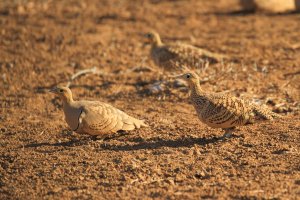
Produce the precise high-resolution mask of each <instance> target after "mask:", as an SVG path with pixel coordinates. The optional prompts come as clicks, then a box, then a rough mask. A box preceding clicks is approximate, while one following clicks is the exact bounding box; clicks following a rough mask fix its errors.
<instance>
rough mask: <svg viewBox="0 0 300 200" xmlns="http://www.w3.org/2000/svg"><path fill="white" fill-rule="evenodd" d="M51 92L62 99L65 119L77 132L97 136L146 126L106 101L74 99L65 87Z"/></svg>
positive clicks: (141, 121)
mask: <svg viewBox="0 0 300 200" xmlns="http://www.w3.org/2000/svg"><path fill="white" fill-rule="evenodd" d="M51 92H54V93H55V94H56V95H58V96H59V97H60V98H61V99H62V101H63V110H64V114H65V120H66V122H67V124H68V125H69V127H70V128H71V129H72V130H73V131H75V132H77V133H84V134H89V135H93V136H97V135H103V134H110V133H115V132H117V131H120V130H124V131H128V130H133V129H135V128H140V127H147V125H146V124H145V123H144V121H143V120H139V119H136V118H134V117H131V116H129V115H127V114H126V113H124V112H123V111H121V110H119V109H117V108H115V107H113V106H111V105H109V104H107V103H103V102H100V101H85V100H82V101H74V100H73V97H72V92H71V90H70V89H69V88H67V87H55V88H53V89H52V90H51Z"/></svg>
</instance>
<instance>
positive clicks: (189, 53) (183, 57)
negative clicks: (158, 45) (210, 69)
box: [167, 43, 224, 66]
mask: <svg viewBox="0 0 300 200" xmlns="http://www.w3.org/2000/svg"><path fill="white" fill-rule="evenodd" d="M167 47H168V50H169V51H170V52H171V53H172V54H176V55H177V59H178V60H179V61H181V62H183V63H180V64H184V63H185V64H189V65H191V66H196V65H199V64H200V63H203V61H205V60H208V61H210V62H212V63H216V62H218V61H220V60H221V59H222V58H224V56H222V55H220V54H216V53H212V52H210V51H207V50H205V49H201V48H197V47H195V46H192V45H188V44H182V43H174V44H170V45H168V46H167Z"/></svg>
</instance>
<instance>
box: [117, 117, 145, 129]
mask: <svg viewBox="0 0 300 200" xmlns="http://www.w3.org/2000/svg"><path fill="white" fill-rule="evenodd" d="M123 123H124V124H123V127H122V129H123V130H133V129H135V128H141V127H148V125H147V124H145V122H144V120H139V119H136V118H134V117H130V118H128V119H127V120H124V121H123Z"/></svg>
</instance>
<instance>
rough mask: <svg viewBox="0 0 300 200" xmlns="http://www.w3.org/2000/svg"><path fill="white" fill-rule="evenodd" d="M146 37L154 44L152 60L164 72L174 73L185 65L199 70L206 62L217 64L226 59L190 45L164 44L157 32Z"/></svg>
mask: <svg viewBox="0 0 300 200" xmlns="http://www.w3.org/2000/svg"><path fill="white" fill-rule="evenodd" d="M146 37H147V38H148V39H149V40H150V42H151V44H152V47H151V52H150V55H151V58H152V60H153V61H154V62H155V64H156V65H158V66H159V67H161V68H163V69H164V70H168V71H173V70H176V69H179V66H183V65H184V66H192V67H194V68H199V67H202V66H203V63H204V62H206V61H209V62H210V63H216V62H220V61H221V60H222V59H224V58H226V57H225V56H224V55H221V54H217V53H212V52H210V51H207V50H205V49H201V48H197V47H195V46H192V45H188V44H182V43H174V44H164V43H162V41H161V39H160V36H159V34H158V33H156V32H150V33H148V34H146Z"/></svg>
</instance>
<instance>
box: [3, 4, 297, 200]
mask: <svg viewBox="0 0 300 200" xmlns="http://www.w3.org/2000/svg"><path fill="white" fill-rule="evenodd" d="M226 9H227V8H225V7H223V6H222V4H219V1H217V0H215V1H207V0H194V1H192V0H191V1H187V0H186V1H185V0H177V1H170V0H161V1H160V0H145V1H142V0H141V1H137V0H132V1H129V0H128V1H126V0H118V1H117V0H102V1H101V0H98V1H96V0H88V1H80V0H70V1H51V0H40V1H27V0H24V1H21V0H20V1H8V0H7V1H4V0H1V1H0V27H1V28H0V103H1V110H0V152H1V155H0V199H41V198H44V199H62V198H66V199H75V198H77V199H90V198H93V199H152V198H154V199H195V198H197V199H199V198H202V199H222V198H229V199H256V198H259V199H261V198H263V199H297V196H298V198H299V196H300V155H299V151H300V148H299V144H300V134H299V132H300V115H299V113H300V112H299V100H300V98H299V94H300V92H299V90H300V84H299V83H300V78H299V76H300V68H299V65H300V37H299V31H300V15H299V14H288V15H269V14H262V13H237V12H235V13H233V12H229V11H230V10H228V12H227V10H226ZM151 29H154V30H157V31H158V32H160V33H161V35H162V38H163V40H164V41H166V42H174V41H181V42H185V43H190V44H193V45H196V46H199V47H202V48H206V49H208V50H211V51H214V52H218V53H223V54H226V55H228V56H229V57H231V58H232V60H231V61H225V62H224V63H219V64H214V65H206V66H203V68H201V69H199V71H200V74H201V79H202V87H203V88H204V89H205V90H208V91H214V92H220V91H227V92H231V93H232V94H233V95H236V96H242V97H245V98H249V99H250V100H253V101H256V102H258V103H265V104H267V105H268V106H269V107H270V109H272V110H273V111H275V112H277V113H280V114H282V115H283V116H285V117H284V119H282V120H275V121H263V122H260V123H256V124H254V125H249V126H245V127H240V128H238V129H237V131H236V132H235V134H234V137H232V138H230V139H227V140H221V139H220V136H221V135H222V131H221V130H218V129H211V128H209V127H207V126H205V125H203V124H201V123H200V122H199V121H198V119H197V116H196V113H195V111H194V109H193V107H192V106H191V104H190V103H189V101H188V100H187V94H188V92H187V90H186V89H185V87H177V86H175V85H174V84H172V83H171V84H168V85H166V86H165V88H164V92H159V91H153V90H151V85H152V84H153V83H154V82H156V81H157V80H159V79H161V78H162V76H160V75H158V69H157V68H156V67H155V66H154V65H153V63H151V61H150V60H149V56H148V55H149V48H150V47H149V46H148V45H145V41H144V38H143V34H144V33H145V32H147V31H149V30H151ZM94 66H95V67H97V68H99V69H100V70H101V72H102V74H100V75H92V74H90V75H86V76H82V77H79V78H78V79H76V80H75V81H74V82H73V83H72V86H71V88H72V90H73V92H74V96H75V99H83V98H85V99H98V100H101V101H104V102H109V103H111V104H113V105H114V106H116V107H118V108H120V109H122V110H125V111H126V112H127V113H129V114H131V115H133V116H135V117H138V118H142V119H145V120H146V122H147V123H148V124H149V125H150V128H143V129H140V130H136V131H131V132H129V133H128V134H127V135H124V136H120V137H117V138H112V139H110V140H104V141H103V140H96V141H93V140H90V138H89V137H87V136H84V135H78V134H76V133H70V131H69V130H68V127H67V125H66V123H65V121H64V120H63V113H62V107H61V102H60V101H59V99H57V98H56V97H54V95H53V94H50V93H48V92H47V90H48V89H49V88H50V87H52V86H54V85H56V84H58V83H61V84H62V83H65V82H66V81H67V80H68V79H69V77H70V76H71V75H72V74H74V73H76V72H77V71H79V70H82V69H88V68H91V67H94Z"/></svg>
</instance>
